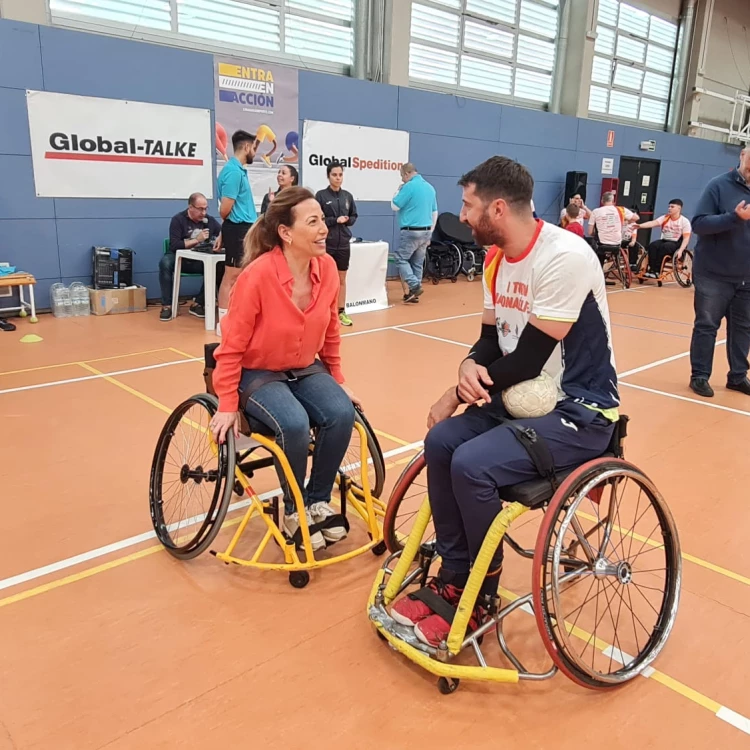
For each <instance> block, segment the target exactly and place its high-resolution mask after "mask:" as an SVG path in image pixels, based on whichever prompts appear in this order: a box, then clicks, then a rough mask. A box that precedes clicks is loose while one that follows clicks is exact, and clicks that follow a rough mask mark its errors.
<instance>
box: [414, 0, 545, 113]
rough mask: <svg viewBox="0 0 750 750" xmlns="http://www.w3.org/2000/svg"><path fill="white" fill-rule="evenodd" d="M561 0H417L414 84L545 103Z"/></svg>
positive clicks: (415, 4)
mask: <svg viewBox="0 0 750 750" xmlns="http://www.w3.org/2000/svg"><path fill="white" fill-rule="evenodd" d="M558 6H559V0H414V2H413V3H412V10H411V40H410V46H409V78H410V79H411V82H412V83H413V84H415V85H418V86H420V85H421V86H425V87H428V88H437V89H442V90H449V91H463V92H465V93H466V94H467V95H472V94H474V95H477V94H480V95H484V96H486V97H488V98H493V99H514V100H519V103H520V102H521V101H525V102H528V103H529V104H533V103H537V104H539V105H545V104H549V101H550V98H551V96H552V77H553V70H554V67H555V37H556V36H557V26H558V16H559V7H558Z"/></svg>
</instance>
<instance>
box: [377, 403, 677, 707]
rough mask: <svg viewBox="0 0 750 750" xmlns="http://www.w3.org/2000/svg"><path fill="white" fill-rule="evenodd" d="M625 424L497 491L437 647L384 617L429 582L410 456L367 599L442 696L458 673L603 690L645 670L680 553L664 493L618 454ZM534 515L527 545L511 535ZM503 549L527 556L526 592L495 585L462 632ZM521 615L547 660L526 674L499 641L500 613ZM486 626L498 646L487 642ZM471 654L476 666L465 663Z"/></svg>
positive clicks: (425, 516)
mask: <svg viewBox="0 0 750 750" xmlns="http://www.w3.org/2000/svg"><path fill="white" fill-rule="evenodd" d="M626 431H627V418H626V417H621V418H620V420H619V422H618V423H617V425H616V429H615V432H614V434H613V437H612V440H611V442H610V445H609V448H608V450H607V451H606V453H605V454H604V455H602V456H601V457H600V458H597V459H595V460H593V461H589V462H587V463H585V464H583V465H582V466H579V467H577V468H574V469H572V470H570V471H566V472H561V473H557V474H556V475H555V476H554V477H553V478H551V479H552V481H550V478H542V477H540V478H538V479H535V480H532V481H529V482H525V483H523V484H520V485H516V486H513V487H506V488H501V490H500V497H501V499H502V500H503V507H502V510H501V511H500V512H499V514H498V515H497V516H496V518H495V520H494V521H493V523H492V525H491V527H490V529H489V531H488V533H487V535H486V537H485V539H484V543H483V545H482V548H481V550H480V552H479V555H478V557H477V559H476V560H475V562H474V564H473V567H472V570H471V574H470V576H469V580H468V583H467V585H466V587H465V589H464V592H463V595H462V597H461V600H460V603H459V605H458V607H457V610H456V613H455V617H454V619H453V622H452V625H451V629H450V634H449V635H448V637H447V639H446V640H445V641H444V642H442V643H441V644H440V645H439V646H438V647H437V648H433V647H431V646H428V645H425V644H424V643H422V642H421V641H420V640H419V639H418V638H417V637H416V635H415V633H414V630H413V629H412V628H408V627H405V626H403V625H400V624H399V623H397V622H396V621H395V620H394V619H393V618H392V617H391V616H390V615H389V605H390V604H391V603H392V602H393V601H394V600H395V599H396V598H397V597H399V596H401V595H402V594H404V593H405V592H407V591H408V590H409V588H410V587H412V586H424V585H425V583H426V581H427V578H428V575H429V574H430V571H431V569H432V568H433V567H434V566H436V563H437V559H438V558H437V551H436V545H435V537H434V529H433V526H432V522H431V511H430V502H429V497H428V493H427V483H426V468H425V459H424V455H423V454H419V455H418V456H416V457H415V458H414V459H413V460H412V461H411V463H410V464H409V465H408V466H407V467H406V468H405V469H404V471H403V473H402V474H401V477H400V478H399V480H398V481H397V483H396V485H395V487H394V489H393V492H392V494H391V497H390V500H389V502H388V506H387V510H386V515H385V521H384V534H385V541H386V544H387V546H388V550H389V552H390V553H391V554H390V555H389V556H388V558H387V559H386V560H385V562H384V564H383V566H382V568H381V569H380V570H379V571H378V574H377V577H376V579H375V582H374V583H373V586H372V589H371V592H370V596H369V599H368V603H367V615H368V618H369V620H370V622H371V623H372V625H373V626H374V627H375V629H376V631H377V633H378V635H379V636H380V637H381V638H382V639H383V640H385V641H387V642H388V644H389V645H390V646H391V647H392V648H393V649H394V650H395V651H397V652H398V653H400V654H402V655H403V656H405V657H406V658H407V659H409V660H410V661H412V662H414V663H416V664H417V665H419V666H420V667H422V668H424V669H425V670H427V671H428V672H430V673H432V674H433V675H435V676H437V677H438V678H439V679H438V688H439V690H440V691H441V692H442V693H446V694H447V693H452V692H453V691H455V690H456V688H457V687H458V685H459V681H460V680H462V679H467V680H481V681H485V682H504V683H517V682H519V681H524V680H528V681H539V680H545V679H548V678H550V677H552V676H554V675H555V674H556V673H557V672H558V671H560V672H562V673H563V674H565V675H566V676H567V677H569V678H570V679H572V680H573V681H574V682H576V683H577V684H578V685H582V686H585V687H589V688H600V689H607V688H614V687H617V686H619V685H622V684H623V683H626V682H628V681H629V680H632V679H633V678H634V677H636V676H637V675H641V674H648V670H649V669H650V668H651V667H650V665H651V664H652V663H653V661H654V660H655V659H656V657H657V656H658V655H659V653H660V652H661V650H662V649H663V648H664V646H665V644H666V642H667V639H668V638H669V635H670V633H671V631H672V627H673V625H674V622H675V617H676V614H677V607H678V603H679V596H680V584H681V577H682V573H681V570H682V567H681V555H680V544H679V539H678V536H677V529H676V527H675V524H674V521H673V519H672V515H671V514H670V512H669V509H668V507H667V505H666V503H665V501H664V499H663V498H662V496H661V495H660V494H659V491H658V490H657V489H656V487H655V486H654V484H653V483H652V481H651V480H650V479H649V478H648V477H647V476H646V475H645V474H644V473H643V472H642V471H640V470H639V469H638V468H637V467H635V466H634V465H632V464H630V463H628V462H627V461H625V458H624V441H625V436H626ZM531 510H541V511H542V512H543V515H542V518H541V523H540V525H539V531H538V533H537V536H536V543H535V545H534V547H533V548H532V549H526V548H524V547H523V546H522V545H521V544H519V543H517V542H516V541H515V539H513V537H512V536H511V535H510V533H509V530H510V528H511V526H512V525H513V523H514V522H515V521H516V520H517V519H519V518H520V517H521V516H523V515H524V514H525V513H527V512H528V511H531ZM500 544H505V545H507V547H509V548H510V549H512V550H513V551H514V552H516V553H517V554H518V555H520V556H521V557H522V558H526V559H528V560H530V561H531V566H532V570H531V591H530V592H529V593H526V594H525V595H518V594H515V593H513V592H511V591H508V590H506V589H503V588H501V589H500V591H499V595H500V596H499V600H498V601H497V602H496V604H495V606H493V607H492V608H491V610H490V615H489V617H488V619H487V620H486V621H485V622H484V623H483V624H481V625H480V626H479V627H478V628H477V629H476V630H474V631H473V632H470V631H468V629H467V628H468V624H469V620H470V617H471V615H472V612H473V610H474V607H475V604H476V601H477V596H478V593H479V590H480V587H481V585H482V583H483V581H484V578H485V576H486V574H487V571H488V568H489V565H490V563H491V560H492V558H493V557H494V554H495V552H496V550H497V548H498V545H500ZM507 564H508V561H506V564H505V568H506V571H507ZM522 611H526V612H527V613H533V615H534V617H535V619H536V624H537V626H538V630H539V634H540V636H541V639H542V642H543V644H544V647H545V649H546V652H547V654H548V656H549V659H550V660H551V664H549V667H548V668H547V669H545V670H543V671H532V670H530V669H527V668H526V666H525V665H524V663H523V662H522V661H521V660H520V659H519V658H518V656H517V655H516V653H514V652H513V650H511V648H510V647H509V645H508V641H507V640H506V636H505V632H504V627H505V622H506V619H507V618H508V616H509V615H511V614H516V613H519V612H522ZM491 632H494V633H495V635H496V639H497V647H496V648H495V647H493V646H492V644H491V643H490V644H489V645H488V644H487V643H485V640H487V639H486V636H488V635H489V634H490V633H491ZM493 651H494V653H493ZM467 654H468V656H467ZM471 656H473V657H474V660H475V661H476V664H467V663H466V662H467V661H468V659H470V657H471ZM492 657H494V659H492ZM490 660H493V661H496V662H500V664H499V665H497V666H494V665H491V664H490Z"/></svg>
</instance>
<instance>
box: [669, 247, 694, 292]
mask: <svg viewBox="0 0 750 750" xmlns="http://www.w3.org/2000/svg"><path fill="white" fill-rule="evenodd" d="M676 255H677V253H675V257H674V258H673V259H672V268H673V269H674V274H673V275H674V280H675V281H676V282H677V283H678V284H679V285H680V286H681V287H682V288H683V289H690V287H691V286H693V273H692V269H693V253H692V251H691V250H685V256H687V257H689V258H690V272H689V273H688V274H686V275H684V276H683V274H682V273H681V271H682V263H680V271H678V270H677V268H678V261H677V257H676Z"/></svg>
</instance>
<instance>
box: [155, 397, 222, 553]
mask: <svg viewBox="0 0 750 750" xmlns="http://www.w3.org/2000/svg"><path fill="white" fill-rule="evenodd" d="M196 406H197V407H199V408H201V409H204V410H205V411H206V412H207V414H208V419H207V420H206V425H205V426H206V427H207V423H208V421H209V420H210V419H211V417H213V415H214V414H215V413H216V410H217V409H218V401H217V399H216V398H215V397H214V396H211V395H209V394H207V393H203V394H198V395H196V396H191V397H190V398H189V399H187V400H186V401H183V402H182V403H181V404H180V405H179V406H178V407H177V408H176V409H175V410H174V411H173V412H172V413H171V414H170V415H169V417H168V419H167V421H166V423H165V425H164V427H163V429H162V431H161V434H160V435H159V439H158V441H157V444H156V450H155V451H154V458H153V461H152V464H151V477H150V482H149V508H150V511H151V522H152V524H153V526H154V532H155V533H156V537H157V539H158V540H159V541H160V542H161V543H162V544H163V545H164V547H165V549H166V550H167V552H169V554H171V555H172V556H174V557H176V558H178V559H180V560H190V559H192V558H194V557H197V556H198V555H200V554H201V553H202V552H204V551H205V550H206V549H207V548H208V546H209V545H210V544H211V542H212V541H213V540H214V538H215V537H216V535H217V534H218V533H219V530H220V529H221V526H222V524H223V523H224V518H225V516H226V514H227V510H228V508H229V503H230V500H231V498H232V491H233V488H234V469H235V459H236V452H235V444H234V435H233V434H232V433H231V432H230V433H229V434H228V435H227V440H226V442H225V443H224V444H223V445H221V446H219V453H218V457H217V469H216V471H215V472H213V475H212V477H211V478H210V479H206V481H207V482H208V481H214V482H215V483H216V487H215V490H214V492H213V497H212V498H211V502H210V505H209V507H208V509H207V510H206V511H205V513H202V514H200V516H203V518H202V519H200V516H197V518H199V519H200V520H199V521H197V522H196V523H193V524H189V526H188V527H187V528H193V527H195V528H196V531H195V534H193V535H192V536H191V537H190V538H180V537H178V538H177V539H174V538H173V537H172V535H171V533H170V526H173V525H174V524H173V523H170V524H168V523H167V521H166V520H165V518H164V498H163V497H162V489H163V480H164V470H165V463H166V461H167V454H168V451H169V446H170V444H171V442H172V438H173V437H174V434H175V431H176V430H177V427H178V425H179V424H180V422H181V420H182V418H183V416H184V415H185V414H186V413H187V412H189V411H190V410H191V409H192V408H193V407H196ZM196 432H197V431H196ZM199 438H200V439H202V440H208V437H207V436H205V435H200V436H199ZM208 474H211V472H208ZM180 481H182V483H183V484H187V482H188V481H189V479H185V480H184V481H183V480H182V479H181V480H180ZM200 481H203V480H200ZM200 481H199V483H200ZM177 523H178V528H179V523H180V522H179V521H178V522H177Z"/></svg>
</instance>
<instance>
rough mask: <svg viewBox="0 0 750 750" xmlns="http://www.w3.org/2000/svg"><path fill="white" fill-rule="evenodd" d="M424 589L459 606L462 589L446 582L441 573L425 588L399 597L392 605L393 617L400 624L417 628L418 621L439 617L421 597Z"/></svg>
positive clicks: (453, 605) (452, 605)
mask: <svg viewBox="0 0 750 750" xmlns="http://www.w3.org/2000/svg"><path fill="white" fill-rule="evenodd" d="M423 591H424V592H428V591H429V592H430V593H431V594H432V595H434V594H437V596H439V597H440V598H441V599H443V600H444V601H445V602H446V604H448V605H449V606H450V607H453V608H454V609H455V608H456V607H457V606H458V602H459V600H460V599H461V593H462V589H459V588H456V587H455V586H453V585H451V584H450V583H446V582H445V581H443V580H442V578H440V576H439V575H438V576H435V577H434V578H431V579H430V580H429V582H428V583H427V586H425V588H424V589H420V590H419V591H417V592H416V593H414V594H409V595H408V596H405V597H404V598H403V599H399V601H397V602H396V603H395V604H394V605H393V606H392V607H391V617H392V618H393V619H394V620H395V621H396V622H397V623H399V624H400V625H407V626H409V627H414V628H415V629H416V627H415V626H416V625H417V623H419V622H422V621H423V620H426V619H429V618H431V617H437V615H435V611H434V610H433V609H432V608H431V607H430V606H428V605H427V604H425V603H424V602H423V601H421V599H420V598H419V597H420V595H421V592H423ZM440 619H442V618H440ZM448 629H449V630H450V625H448Z"/></svg>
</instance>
